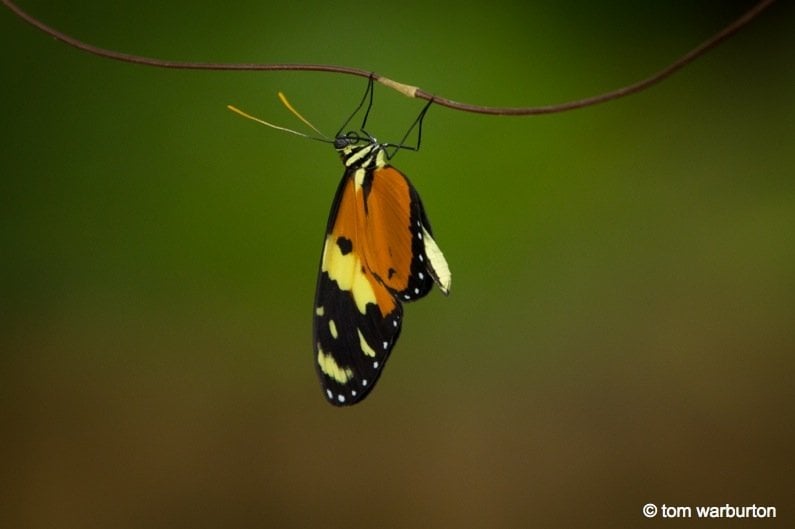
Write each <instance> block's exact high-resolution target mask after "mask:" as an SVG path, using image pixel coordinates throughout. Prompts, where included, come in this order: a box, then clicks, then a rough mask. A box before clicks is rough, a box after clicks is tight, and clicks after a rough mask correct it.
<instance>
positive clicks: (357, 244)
mask: <svg viewBox="0 0 795 529" xmlns="http://www.w3.org/2000/svg"><path fill="white" fill-rule="evenodd" d="M357 191H358V192H357ZM372 199H373V193H371V194H370V196H369V203H368V208H370V209H369V211H370V213H371V214H372V213H373V210H374V209H377V208H379V207H380V204H379V205H373V204H372ZM364 211H365V210H364V192H363V190H362V189H359V190H357V189H356V185H355V183H354V179H353V178H352V177H349V178H348V179H347V182H346V183H345V189H344V191H343V195H342V198H341V199H340V203H339V208H338V209H337V216H336V219H335V221H334V226H333V227H332V229H331V236H332V242H333V244H337V240H338V239H339V238H340V237H344V238H346V239H348V240H349V241H351V247H352V250H351V251H352V252H353V253H354V254H356V256H357V257H358V258H359V260H360V261H361V263H362V266H363V270H361V271H357V273H359V272H361V273H363V274H364V275H365V277H366V278H367V281H368V282H369V283H370V284H371V286H372V288H373V292H374V293H375V298H376V303H377V304H378V308H379V309H380V311H381V315H382V316H386V315H387V314H389V313H391V312H392V311H393V310H395V308H396V305H395V299H394V298H393V297H392V294H391V293H390V292H389V290H388V289H387V288H386V287H385V286H384V285H383V284H381V283H380V282H379V281H378V279H376V277H374V275H373V274H374V273H375V274H377V275H378V277H381V278H382V279H384V280H385V278H386V275H382V274H381V273H380V271H379V270H380V269H379V268H374V267H373V260H374V259H376V257H377V256H378V255H380V251H375V252H374V251H373V250H372V248H371V245H372V244H374V243H375V244H376V248H379V247H382V246H383V238H386V239H388V238H389V237H392V236H394V234H391V233H390V232H389V231H385V230H383V229H381V230H380V232H379V233H378V234H376V235H375V236H373V235H370V234H369V231H368V230H371V229H374V228H375V226H374V225H372V224H371V223H370V222H369V220H368V217H367V216H366V215H365V212H364ZM407 218H408V217H407ZM365 234H368V235H370V236H365ZM379 238H380V239H381V242H378V240H379ZM410 245H411V241H410V240H409V263H410V262H411V261H410V259H411V254H410ZM382 260H383V259H382ZM388 269H389V266H387V268H386V269H385V270H388ZM387 284H388V283H387Z"/></svg>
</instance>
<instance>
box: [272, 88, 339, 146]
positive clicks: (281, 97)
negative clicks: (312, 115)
mask: <svg viewBox="0 0 795 529" xmlns="http://www.w3.org/2000/svg"><path fill="white" fill-rule="evenodd" d="M279 100H280V101H281V102H282V105H284V106H285V107H287V110H289V111H290V112H292V113H293V115H294V116H295V117H297V118H298V119H300V120H301V121H302V122H303V123H304V125H306V126H307V127H309V128H310V129H312V130H314V131H315V132H317V133H318V134H319V135H320V136H321V137H322V138H324V139H326V140H329V141H331V140H330V139H329V138H328V136H326V135H325V134H323V133H322V132H320V131H319V130H317V127H315V126H314V125H312V123H310V122H309V120H308V119H306V118H305V117H304V116H302V115H301V113H300V112H298V111H297V110H296V109H295V107H293V105H291V104H290V102H289V101H288V100H287V96H286V95H284V93H283V92H279Z"/></svg>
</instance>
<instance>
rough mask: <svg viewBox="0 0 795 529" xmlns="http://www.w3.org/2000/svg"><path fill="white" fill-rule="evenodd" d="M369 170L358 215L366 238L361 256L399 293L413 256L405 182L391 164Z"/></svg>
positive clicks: (407, 185)
mask: <svg viewBox="0 0 795 529" xmlns="http://www.w3.org/2000/svg"><path fill="white" fill-rule="evenodd" d="M373 173H374V174H373V181H372V187H371V188H370V194H369V195H368V197H367V215H366V217H363V218H362V220H363V221H364V222H363V225H362V230H363V233H364V234H366V237H367V244H366V245H365V259H366V261H367V266H368V267H369V269H370V270H372V272H373V273H374V274H376V275H378V277H379V278H381V281H383V282H384V284H385V285H387V286H388V287H389V288H390V289H392V290H393V291H396V292H400V291H403V290H405V289H406V288H407V287H408V284H409V274H410V272H411V261H412V257H413V255H412V250H411V242H412V241H411V239H412V235H411V230H410V226H409V224H410V222H411V193H410V190H409V184H408V181H407V180H406V177H405V176H403V175H402V174H401V173H400V171H398V170H397V169H395V168H394V167H390V166H387V167H382V168H380V169H375V170H374V171H373ZM362 211H364V210H362Z"/></svg>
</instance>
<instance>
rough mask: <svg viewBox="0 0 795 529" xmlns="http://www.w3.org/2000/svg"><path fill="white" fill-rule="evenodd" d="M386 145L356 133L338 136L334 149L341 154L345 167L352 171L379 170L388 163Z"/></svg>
mask: <svg viewBox="0 0 795 529" xmlns="http://www.w3.org/2000/svg"><path fill="white" fill-rule="evenodd" d="M385 147H386V146H385V145H383V144H381V143H378V140H376V139H375V138H373V137H365V138H362V137H361V136H359V135H358V134H357V133H355V132H348V133H347V134H346V135H341V136H338V137H337V139H336V140H335V141H334V148H335V149H336V150H337V152H339V153H340V157H341V158H342V163H343V164H344V165H345V167H348V168H352V169H377V168H380V167H384V166H385V165H386V163H387V160H386V152H385V150H384V149H385Z"/></svg>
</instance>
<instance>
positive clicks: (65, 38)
mask: <svg viewBox="0 0 795 529" xmlns="http://www.w3.org/2000/svg"><path fill="white" fill-rule="evenodd" d="M0 1H2V2H3V4H4V5H5V6H6V7H7V8H8V9H10V10H11V11H13V12H14V13H15V14H16V15H17V16H18V17H20V18H21V19H23V20H24V21H25V22H27V23H29V24H31V25H33V26H35V27H36V28H38V29H39V30H41V31H43V32H44V33H46V34H48V35H50V36H52V37H54V38H56V39H58V40H60V41H62V42H65V43H66V44H69V45H70V46H74V47H75V48H77V49H79V50H82V51H85V52H88V53H93V54H94V55H99V56H100V57H105V58H108V59H114V60H117V61H123V62H129V63H134V64H142V65H145V66H154V67H157V68H174V69H179V70H216V71H218V70H221V71H230V70H231V71H284V70H300V71H314V72H332V73H340V74H345V75H356V76H359V77H368V78H369V77H372V78H373V80H375V81H377V82H379V83H381V84H383V85H384V86H387V87H389V88H392V89H393V90H397V91H398V92H400V93H402V94H403V95H406V96H408V97H416V98H419V99H425V100H430V99H431V98H433V101H434V103H436V104H438V105H442V106H445V107H448V108H452V109H454V110H460V111H463V112H474V113H477V114H492V115H502V116H531V115H537V114H553V113H556V112H565V111H567V110H574V109H577V108H583V107H588V106H592V105H597V104H599V103H605V102H607V101H612V100H614V99H619V98H621V97H625V96H628V95H631V94H635V93H637V92H640V91H642V90H645V89H646V88H649V87H650V86H652V85H654V84H656V83H659V82H660V81H662V80H663V79H665V78H667V77H668V76H670V75H672V74H673V73H675V72H677V71H678V70H680V69H681V68H683V67H684V66H686V65H688V64H689V63H691V62H692V61H693V60H695V59H696V58H697V57H700V56H701V55H703V54H704V53H706V52H707V51H709V50H711V49H712V48H714V47H715V46H717V45H718V44H720V43H721V42H723V41H724V40H726V39H727V38H729V37H731V36H732V35H734V34H735V33H737V32H738V31H739V30H740V29H742V28H743V27H745V26H746V25H747V24H748V23H749V22H751V20H753V19H754V18H756V17H757V16H758V15H759V14H760V13H761V12H762V11H764V10H765V9H767V8H768V7H770V5H771V4H773V2H774V1H775V0H761V1H760V2H759V3H757V4H756V5H755V6H753V7H752V8H751V9H750V10H748V11H747V12H746V13H745V14H743V15H742V16H741V17H740V18H738V19H737V20H735V21H734V22H732V23H731V24H729V25H728V26H726V27H725V28H723V29H722V30H721V31H719V32H718V33H716V34H715V35H713V36H712V37H710V38H709V39H707V40H706V41H705V42H703V43H702V44H701V45H699V46H697V47H696V48H694V49H692V50H690V51H689V52H687V53H686V54H685V55H683V56H682V57H680V58H678V59H677V60H676V61H674V62H673V63H671V64H670V65H668V66H667V67H665V68H663V69H662V70H660V71H658V72H657V73H655V74H653V75H651V76H649V77H647V78H645V79H643V80H641V81H638V82H636V83H634V84H631V85H628V86H624V87H621V88H618V89H616V90H612V91H610V92H606V93H604V94H599V95H596V96H592V97H588V98H585V99H579V100H576V101H569V102H566V103H558V104H554V105H547V106H540V107H492V106H481V105H472V104H469V103H462V102H459V101H453V100H452V99H447V98H445V97H441V96H438V95H434V94H431V93H430V92H427V91H425V90H423V89H421V88H419V87H416V86H411V85H407V84H404V83H400V82H398V81H394V80H392V79H389V78H388V77H384V76H382V75H379V74H377V73H374V72H368V71H367V70H362V69H360V68H351V67H348V66H335V65H330V64H239V63H206V62H182V61H166V60H162V59H154V58H151V57H141V56H139V55H130V54H127V53H120V52H117V51H113V50H106V49H104V48H99V47H97V46H92V45H91V44H86V43H85V42H82V41H80V40H77V39H76V38H74V37H71V36H69V35H67V34H65V33H62V32H60V31H58V30H57V29H54V28H52V27H50V26H48V25H46V24H44V23H43V22H41V21H40V20H38V19H37V18H35V17H33V16H31V15H29V14H28V13H26V12H25V11H23V10H22V9H20V8H19V7H18V6H17V5H16V4H14V3H13V2H11V1H10V0H0Z"/></svg>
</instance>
